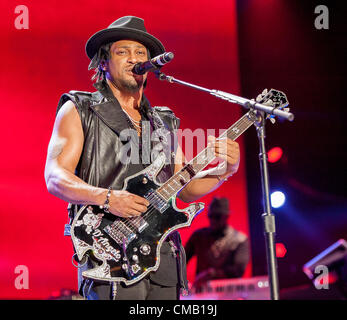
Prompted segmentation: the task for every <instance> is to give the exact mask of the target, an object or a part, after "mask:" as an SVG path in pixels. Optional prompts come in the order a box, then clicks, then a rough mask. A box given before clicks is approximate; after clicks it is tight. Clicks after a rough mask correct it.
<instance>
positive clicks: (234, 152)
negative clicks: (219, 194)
mask: <svg viewBox="0 0 347 320" xmlns="http://www.w3.org/2000/svg"><path fill="white" fill-rule="evenodd" d="M208 146H209V147H210V148H212V149H214V152H215V155H216V157H217V158H220V159H223V160H225V161H226V164H227V166H226V171H225V174H223V175H222V177H223V178H224V177H228V176H230V175H232V174H234V173H235V172H236V171H237V170H238V168H239V164H240V147H239V144H238V143H237V142H235V141H233V140H231V139H229V138H221V139H216V138H215V137H212V136H208Z"/></svg>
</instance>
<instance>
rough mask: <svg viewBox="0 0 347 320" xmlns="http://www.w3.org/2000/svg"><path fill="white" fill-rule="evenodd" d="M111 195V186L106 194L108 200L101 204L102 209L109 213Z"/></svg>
mask: <svg viewBox="0 0 347 320" xmlns="http://www.w3.org/2000/svg"><path fill="white" fill-rule="evenodd" d="M110 196H111V187H109V188H108V191H107V194H106V200H105V202H104V204H103V205H101V206H100V209H103V210H104V211H105V212H107V213H109V212H110V211H109V209H110Z"/></svg>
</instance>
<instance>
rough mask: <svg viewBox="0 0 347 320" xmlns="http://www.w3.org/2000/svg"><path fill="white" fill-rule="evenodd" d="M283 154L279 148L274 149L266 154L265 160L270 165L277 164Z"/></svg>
mask: <svg viewBox="0 0 347 320" xmlns="http://www.w3.org/2000/svg"><path fill="white" fill-rule="evenodd" d="M282 154H283V150H282V148H280V147H274V148H272V149H271V150H270V151H269V152H268V153H267V158H268V160H269V162H270V163H274V162H277V161H278V160H279V159H281V157H282Z"/></svg>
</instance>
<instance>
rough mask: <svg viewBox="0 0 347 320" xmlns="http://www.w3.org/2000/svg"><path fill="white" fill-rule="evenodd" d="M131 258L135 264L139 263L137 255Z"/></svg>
mask: <svg viewBox="0 0 347 320" xmlns="http://www.w3.org/2000/svg"><path fill="white" fill-rule="evenodd" d="M131 258H132V259H133V261H134V262H136V263H137V262H139V257H138V256H137V255H136V254H134V255H133V256H132V257H131Z"/></svg>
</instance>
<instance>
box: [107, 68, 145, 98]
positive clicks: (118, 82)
mask: <svg viewBox="0 0 347 320" xmlns="http://www.w3.org/2000/svg"><path fill="white" fill-rule="evenodd" d="M107 78H108V79H109V80H110V81H111V82H112V84H113V85H114V86H115V87H116V88H118V89H119V90H121V91H127V92H129V93H132V94H133V93H137V92H138V91H139V90H140V89H141V87H143V84H144V77H143V76H135V77H134V76H130V75H126V76H123V77H118V78H116V79H115V78H113V77H112V76H111V75H110V74H109V73H108V74H107Z"/></svg>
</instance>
